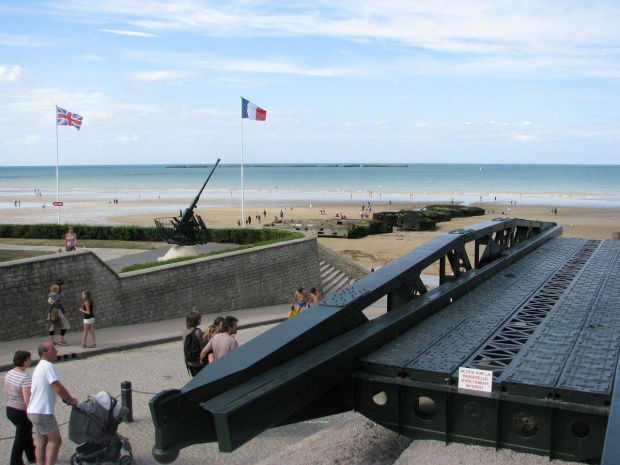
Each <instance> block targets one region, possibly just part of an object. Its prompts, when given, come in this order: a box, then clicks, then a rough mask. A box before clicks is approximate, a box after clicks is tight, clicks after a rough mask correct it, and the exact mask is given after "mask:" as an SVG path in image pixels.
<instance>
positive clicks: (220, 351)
mask: <svg viewBox="0 0 620 465" xmlns="http://www.w3.org/2000/svg"><path fill="white" fill-rule="evenodd" d="M238 322H239V320H238V319H237V318H235V317H234V316H227V317H226V318H224V322H223V323H222V332H221V333H217V334H216V335H215V336H213V337H212V338H211V340H210V341H209V342H208V343H207V345H206V346H205V347H204V349H202V352H200V361H201V362H202V363H203V364H205V362H206V360H207V354H208V353H209V352H211V351H212V352H213V360H217V359H218V358H221V357H223V356H224V355H226V354H227V353H228V352H231V351H233V350H235V349H237V348H238V347H239V343H238V342H237V340H236V339H235V338H234V335H235V334H237V324H238Z"/></svg>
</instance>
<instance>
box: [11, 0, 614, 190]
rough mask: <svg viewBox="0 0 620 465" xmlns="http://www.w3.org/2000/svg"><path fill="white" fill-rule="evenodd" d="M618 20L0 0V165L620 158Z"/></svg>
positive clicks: (504, 8) (297, 3)
mask: <svg viewBox="0 0 620 465" xmlns="http://www.w3.org/2000/svg"><path fill="white" fill-rule="evenodd" d="M619 25H620V2H618V1H617V0H607V1H599V0H587V1H584V0H580V1H574V0H565V1H564V0H563V1H557V0H549V1H532V0H514V1H513V0H502V1H496V0H494V1H491V0H471V1H469V0H463V1H459V0H453V1H444V0H433V1H428V0H423V1H417V0H377V1H375V0H367V1H364V0H352V1H349V0H342V1H338V0H329V1H324V0H290V1H281V2H278V1H274V0H269V1H254V0H241V1H239V0H226V1H221V0H218V1H210V0H178V1H174V2H167V1H147V0H140V1H133V0H88V1H84V0H77V1H76V0H63V1H62V2H57V1H54V2H52V1H38V0H28V1H24V0H0V99H1V101H2V104H3V107H4V112H3V113H2V114H1V115H0V166H2V165H18V166H26V165H55V164H56V160H57V156H58V162H59V163H60V164H61V165H63V164H64V165H101V164H104V165H116V164H183V163H186V164H207V163H213V162H215V160H216V159H217V158H221V159H222V163H239V162H240V161H241V158H242V157H243V160H244V162H245V163H338V162H370V163H381V162H383V163H476V164H483V163H541V164H544V163H549V164H619V163H620V161H619V160H620V26H619ZM241 97H244V98H246V99H248V100H250V101H251V102H253V103H255V104H256V105H258V106H259V107H261V108H263V109H265V110H267V120H266V121H264V122H260V121H251V120H242V119H241ZM56 105H58V106H59V107H61V108H64V109H66V110H68V111H72V112H74V113H78V114H80V115H82V116H83V125H82V128H81V130H80V131H79V132H78V131H76V130H75V129H74V128H71V127H57V126H56V114H55V112H56ZM300 182H303V180H300Z"/></svg>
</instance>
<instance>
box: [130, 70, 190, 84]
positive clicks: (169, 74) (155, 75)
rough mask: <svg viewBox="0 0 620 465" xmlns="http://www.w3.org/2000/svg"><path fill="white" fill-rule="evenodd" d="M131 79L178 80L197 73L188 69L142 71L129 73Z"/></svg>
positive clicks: (188, 77) (147, 80)
mask: <svg viewBox="0 0 620 465" xmlns="http://www.w3.org/2000/svg"><path fill="white" fill-rule="evenodd" d="M125 77H126V79H128V80H129V81H142V82H156V81H176V80H181V79H190V78H194V77H196V74H195V73H190V72H186V71H142V72H137V73H131V74H127V75H126V76H125Z"/></svg>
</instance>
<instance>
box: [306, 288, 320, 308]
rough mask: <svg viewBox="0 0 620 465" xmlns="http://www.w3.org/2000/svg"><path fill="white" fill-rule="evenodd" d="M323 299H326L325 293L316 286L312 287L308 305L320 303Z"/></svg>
mask: <svg viewBox="0 0 620 465" xmlns="http://www.w3.org/2000/svg"><path fill="white" fill-rule="evenodd" d="M323 299H324V297H323V294H321V293H320V292H319V291H317V290H316V287H313V288H311V289H310V304H309V305H308V307H309V306H310V305H316V304H318V303H319V302H320V301H321V300H323Z"/></svg>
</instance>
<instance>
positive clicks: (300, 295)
mask: <svg viewBox="0 0 620 465" xmlns="http://www.w3.org/2000/svg"><path fill="white" fill-rule="evenodd" d="M308 300H310V299H309V298H308V293H307V292H306V291H304V288H303V287H301V286H299V287H298V288H297V290H296V291H295V292H293V302H292V303H291V305H292V306H294V307H295V310H297V313H299V312H301V311H302V310H305V309H306V306H307V305H308Z"/></svg>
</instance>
